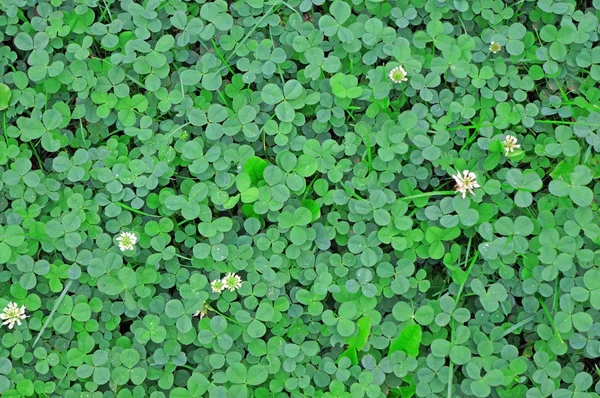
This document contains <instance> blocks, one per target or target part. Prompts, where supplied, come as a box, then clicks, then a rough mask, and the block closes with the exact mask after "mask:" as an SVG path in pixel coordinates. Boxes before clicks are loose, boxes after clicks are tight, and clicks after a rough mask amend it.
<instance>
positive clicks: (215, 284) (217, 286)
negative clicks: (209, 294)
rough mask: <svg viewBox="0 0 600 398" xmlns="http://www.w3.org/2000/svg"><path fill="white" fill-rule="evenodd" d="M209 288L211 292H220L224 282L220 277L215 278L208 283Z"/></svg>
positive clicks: (223, 288)
mask: <svg viewBox="0 0 600 398" xmlns="http://www.w3.org/2000/svg"><path fill="white" fill-rule="evenodd" d="M210 288H211V289H212V291H213V293H221V292H222V291H223V290H225V282H223V280H222V279H215V280H214V281H212V282H211V283H210Z"/></svg>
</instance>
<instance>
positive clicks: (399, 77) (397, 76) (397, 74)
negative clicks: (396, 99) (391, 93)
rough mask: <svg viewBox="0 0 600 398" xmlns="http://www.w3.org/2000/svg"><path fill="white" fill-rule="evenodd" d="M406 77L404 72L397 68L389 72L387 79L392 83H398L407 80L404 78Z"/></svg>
mask: <svg viewBox="0 0 600 398" xmlns="http://www.w3.org/2000/svg"><path fill="white" fill-rule="evenodd" d="M406 75H407V73H406V70H405V69H404V68H403V67H402V66H397V67H395V68H394V69H392V70H391V71H390V74H389V75H388V77H389V78H390V80H391V81H393V82H394V83H400V82H405V81H407V80H408V79H407V78H406Z"/></svg>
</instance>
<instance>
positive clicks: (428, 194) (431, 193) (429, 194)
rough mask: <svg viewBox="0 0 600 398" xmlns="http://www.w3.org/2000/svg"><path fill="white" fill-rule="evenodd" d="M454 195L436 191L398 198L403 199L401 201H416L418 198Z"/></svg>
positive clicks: (452, 192)
mask: <svg viewBox="0 0 600 398" xmlns="http://www.w3.org/2000/svg"><path fill="white" fill-rule="evenodd" d="M455 193H456V191H436V192H422V193H420V194H417V195H410V196H405V197H403V198H399V199H403V200H409V199H418V198H424V197H427V196H436V195H454V194H455Z"/></svg>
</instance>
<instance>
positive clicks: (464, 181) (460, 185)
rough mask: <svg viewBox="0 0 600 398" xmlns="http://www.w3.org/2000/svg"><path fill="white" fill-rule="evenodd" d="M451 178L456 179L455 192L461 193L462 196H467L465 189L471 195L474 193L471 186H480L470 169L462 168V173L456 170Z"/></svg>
mask: <svg viewBox="0 0 600 398" xmlns="http://www.w3.org/2000/svg"><path fill="white" fill-rule="evenodd" d="M452 178H454V181H456V192H459V193H461V194H462V197H463V198H464V197H466V196H467V191H468V192H469V193H470V194H471V195H475V193H474V192H473V188H480V185H479V183H478V182H477V176H476V175H475V173H473V172H472V171H469V170H464V171H463V172H462V173H461V172H458V174H456V175H454V176H452Z"/></svg>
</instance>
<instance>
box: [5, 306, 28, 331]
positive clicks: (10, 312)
mask: <svg viewBox="0 0 600 398" xmlns="http://www.w3.org/2000/svg"><path fill="white" fill-rule="evenodd" d="M25 318H27V315H25V306H24V305H23V306H21V308H19V306H18V305H17V303H13V302H12V301H11V302H9V303H8V305H7V306H6V307H4V310H3V311H2V313H1V314H0V319H2V320H3V322H2V324H3V325H8V328H9V329H12V328H13V327H14V326H15V323H16V324H17V325H19V326H21V321H22V320H23V319H25Z"/></svg>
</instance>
